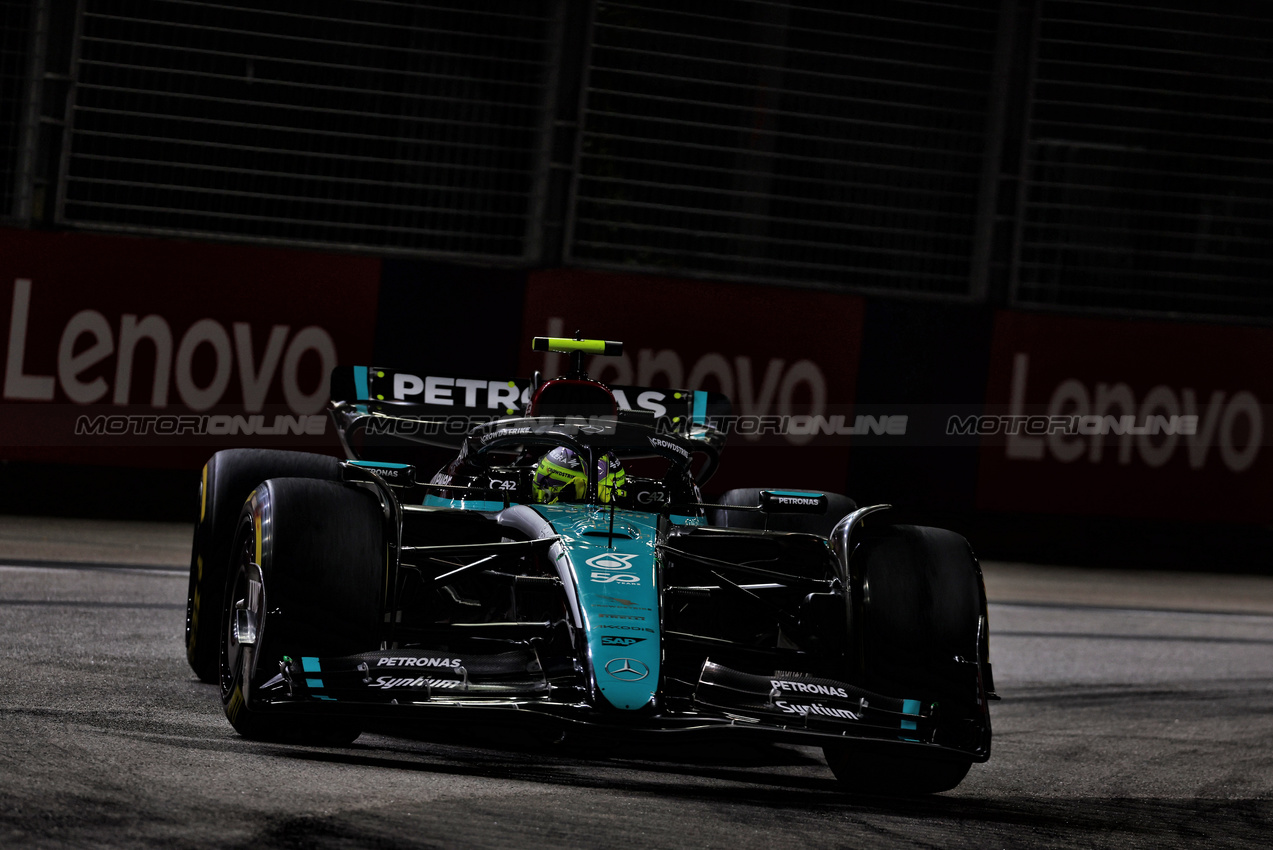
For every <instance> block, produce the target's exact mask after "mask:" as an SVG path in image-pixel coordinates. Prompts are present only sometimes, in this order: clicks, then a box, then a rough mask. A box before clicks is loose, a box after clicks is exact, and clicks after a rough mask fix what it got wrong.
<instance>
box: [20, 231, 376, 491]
mask: <svg viewBox="0 0 1273 850" xmlns="http://www.w3.org/2000/svg"><path fill="white" fill-rule="evenodd" d="M379 275H380V263H379V261H378V260H373V259H366V258H361V257H351V256H343V255H330V254H317V253H304V252H296V251H284V250H275V249H270V248H257V247H245V246H239V245H219V244H206V243H195V242H183V241H178V240H156V239H136V238H129V237H120V236H106V235H91V234H82V233H41V232H32V231H26V230H0V328H3V332H4V337H3V343H0V354H3V356H4V373H3V376H2V378H3V386H2V387H0V389H2V391H3V401H2V410H3V414H2V415H0V457H3V458H4V459H10V460H33V461H57V462H69V463H97V464H113V465H130V466H193V467H194V468H197V467H198V465H199V464H201V463H202V462H203V461H204V460H205V459H206V457H207V455H209V454H210V453H211V452H213V451H216V450H217V449H220V448H226V447H230V446H259V447H277V448H296V449H309V450H314V449H318V450H326V451H332V450H334V449H335V447H336V446H337V442H336V436H335V434H334V432H333V430H332V426H331V423H330V422H329V421H328V420H327V416H326V413H325V408H326V404H327V400H328V377H327V376H328V374H329V373H330V371H331V369H332V368H333V367H334V366H336V365H337V364H350V363H365V362H368V360H369V359H370V356H371V353H372V338H373V335H374V332H375V324H376V296H377V290H378V285H379Z"/></svg>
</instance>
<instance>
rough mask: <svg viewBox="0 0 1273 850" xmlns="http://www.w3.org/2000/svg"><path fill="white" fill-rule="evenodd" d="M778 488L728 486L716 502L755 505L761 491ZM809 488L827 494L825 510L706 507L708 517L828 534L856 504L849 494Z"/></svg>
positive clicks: (732, 524) (733, 524)
mask: <svg viewBox="0 0 1273 850" xmlns="http://www.w3.org/2000/svg"><path fill="white" fill-rule="evenodd" d="M762 489H765V490H774V489H781V488H774V487H765V488H761V487H742V488H739V489H737V490H727V491H725V494H724V495H722V496H721V497H720V501H719V504H722V505H738V506H739V507H750V508H754V507H756V506H757V505H759V504H760V491H761V490H762ZM808 492H816V493H823V494H824V495H825V496H826V497H827V512H826V513H825V514H822V515H821V516H818V515H815V514H763V513H760V512H759V511H731V510H726V509H723V508H710V509H708V521H709V522H710V523H711V524H712V525H715V526H721V527H724V528H757V529H760V528H765V529H768V530H769V531H800V532H804V533H805V534H818V535H821V536H822V537H829V536H830V535H831V531H832V529H834V528H835V524H836V523H837V522H839V521H840V520H842V519H843V518H844V517H846V516H848V515H849V514H850V513H852V512H853V511H855V510H857V505H856V504H854V502H853V500H852V499H850V498H849V497H848V496H841V495H840V494H839V493H827V492H826V491H825V490H813V491H808Z"/></svg>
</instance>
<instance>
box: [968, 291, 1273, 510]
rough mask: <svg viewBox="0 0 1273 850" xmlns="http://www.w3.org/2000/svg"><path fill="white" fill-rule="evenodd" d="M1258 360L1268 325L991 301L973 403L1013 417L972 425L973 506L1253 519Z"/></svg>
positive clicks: (1265, 485) (1265, 464)
mask: <svg viewBox="0 0 1273 850" xmlns="http://www.w3.org/2000/svg"><path fill="white" fill-rule="evenodd" d="M1270 362H1273V331H1270V330H1264V329H1259V328H1240V327H1219V326H1210V325H1189V324H1176V323H1167V322H1124V321H1114V320H1105V319H1081V318H1062V317H1055V316H1042V315H1028V314H1022V313H1013V312H1001V313H999V314H997V316H996V321H995V330H994V340H993V345H992V348H991V359H990V377H989V386H988V388H987V413H991V414H994V415H996V416H998V417H1000V418H1001V419H1002V420H1003V422H1004V423H1008V424H1010V423H1012V422H1016V423H1018V424H1017V426H1016V427H1000V428H998V429H997V433H994V434H988V433H987V431H989V430H990V429H986V431H983V434H984V435H985V436H983V438H982V449H981V461H980V468H979V480H978V485H977V504H978V507H979V508H982V509H989V510H996V511H1024V512H1034V513H1052V514H1086V515H1104V516H1121V517H1144V518H1164V519H1182V520H1218V521H1235V522H1263V523H1267V522H1269V521H1270V519H1273V497H1271V495H1270V485H1269V481H1270V479H1271V475H1273V453H1271V452H1270V451H1269V448H1268V446H1266V445H1265V437H1266V424H1265V415H1264V411H1265V408H1264V404H1265V403H1266V401H1267V400H1268V399H1270V398H1273V375H1271V374H1270V372H1269V370H1268V368H1267V364H1268V363H1270ZM1027 419H1032V420H1033V421H1032V422H1030V423H1029V424H1031V425H1037V426H1038V427H1035V428H1031V429H1027V428H1026V427H1024V424H1025V423H1026V420H1027ZM1013 431H1015V432H1016V433H1011V432H1013Z"/></svg>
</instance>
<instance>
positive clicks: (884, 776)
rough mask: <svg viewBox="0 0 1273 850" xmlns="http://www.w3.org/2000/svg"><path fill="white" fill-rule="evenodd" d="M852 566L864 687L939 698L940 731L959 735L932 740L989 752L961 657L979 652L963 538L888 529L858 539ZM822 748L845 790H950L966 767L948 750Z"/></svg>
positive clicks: (978, 600)
mask: <svg viewBox="0 0 1273 850" xmlns="http://www.w3.org/2000/svg"><path fill="white" fill-rule="evenodd" d="M851 570H852V571H854V572H858V573H860V576H861V595H862V607H861V625H860V628H861V631H860V637H861V647H862V662H863V667H864V672H865V682H864V684H865V686H866V687H867V688H868V689H870V690H873V691H877V692H879V693H884V694H889V695H891V696H896V697H902V698H909V699H917V700H922V701H926V702H936V703H937V704H938V706H939V708H940V710H941V712H942V716H943V717H944V718H946V720H945V728H946V729H948V730H949V729H952V728H953V729H954V730H955V731H954V733H953V734H955V735H959V736H961V737H960V739H959V740H958V741H950V740H947V741H939V742H938V743H956V744H958V745H959V746H960V747H961V748H963V747H973V748H976V747H977V746H978V742H979V741H982V740H983V739H984V744H985V746H986V747H987V748H988V746H989V720H988V718H987V717H986V716H985V715H984V711H983V709H982V708H981V703H980V699H981V697H980V693H979V690H978V689H979V684H978V676H977V669H976V664H975V663H967V662H970V661H973V660H975V659H984V658H985V647H984V646H979V642H981V641H984V639H985V628H984V624H983V623H982V622H981V618H982V616H983V612H984V610H985V608H984V600H985V591H984V589H983V585H982V579H981V569H980V567H979V566H978V565H977V561H976V558H975V557H974V556H973V554H972V550H971V548H970V547H969V546H968V542H967V541H966V540H964V538H962V537H960V536H959V535H958V534H955V533H953V532H950V531H946V530H944V529H939V528H925V527H922V526H914V525H898V526H892V527H888V528H885V529H884V530H882V531H881V532H880V533H879V534H878V535H873V536H871V537H868V538H867V539H866V540H864V541H863V542H862V544H861V546H860V547H859V548H858V549H857V550H856V551H855V552H854V553H853V562H852V564H851ZM956 658H959V659H961V661H956ZM825 752H826V756H827V763H828V764H829V765H830V767H831V769H832V770H833V771H834V772H835V774H836V777H837V778H838V779H839V780H840V783H841V785H842V786H843V787H845V788H846V790H851V791H860V792H865V793H876V794H881V793H882V794H931V793H936V792H939V791H948V790H950V789H951V788H954V787H955V786H956V785H958V784H959V783H960V782H961V781H962V780H963V778H964V776H966V775H967V773H968V769H969V767H970V765H971V764H972V760H971V759H970V758H969V759H964V758H960V757H958V756H953V757H947V756H946V755H945V754H943V755H941V756H930V755H928V754H919V753H916V754H910V753H899V754H897V755H892V754H889V753H886V752H885V753H876V752H869V753H859V752H854V751H852V750H850V749H846V748H845V747H828V748H827V749H826V751H825ZM987 752H988V750H987Z"/></svg>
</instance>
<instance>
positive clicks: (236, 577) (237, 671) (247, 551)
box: [220, 519, 265, 700]
mask: <svg viewBox="0 0 1273 850" xmlns="http://www.w3.org/2000/svg"><path fill="white" fill-rule="evenodd" d="M252 531H253V526H252V522H251V520H250V519H248V520H245V521H244V522H243V523H242V524H241V525H240V526H239V530H238V533H237V534H236V535H235V545H234V549H233V550H232V551H233V552H234V560H233V562H232V564H231V573H230V575H231V579H230V585H229V588H228V590H229V592H228V593H227V594H226V598H225V602H224V605H223V611H222V617H221V663H220V668H221V697H222V699H223V700H229V698H230V694H231V692H232V691H233V690H234V687H235V685H236V684H238V683H239V682H242V683H243V685H244V691H245V693H244V698H246V697H247V694H246V690H247V687H246V686H247V682H248V677H249V676H250V674H251V669H250V667H251V662H252V656H253V647H251V646H246V645H243V644H240V643H239V641H238V636H237V631H236V628H235V619H236V616H237V613H236V612H237V611H238V610H240V609H247V610H248V611H250V612H252V615H253V620H254V621H255V622H256V624H257V635H258V640H259V635H260V626H261V623H262V614H263V612H264V609H265V604H264V603H265V593H264V588H263V587H262V585H261V582H260V579H259V575H260V573H259V568H258V567H256V562H255V558H254V556H255V554H256V553H255V542H256V538H255V535H254V534H252Z"/></svg>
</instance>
